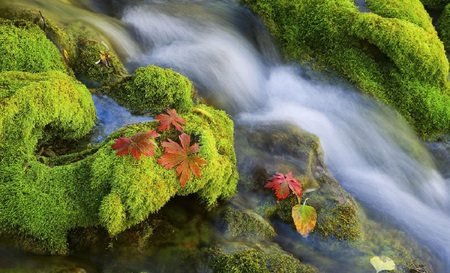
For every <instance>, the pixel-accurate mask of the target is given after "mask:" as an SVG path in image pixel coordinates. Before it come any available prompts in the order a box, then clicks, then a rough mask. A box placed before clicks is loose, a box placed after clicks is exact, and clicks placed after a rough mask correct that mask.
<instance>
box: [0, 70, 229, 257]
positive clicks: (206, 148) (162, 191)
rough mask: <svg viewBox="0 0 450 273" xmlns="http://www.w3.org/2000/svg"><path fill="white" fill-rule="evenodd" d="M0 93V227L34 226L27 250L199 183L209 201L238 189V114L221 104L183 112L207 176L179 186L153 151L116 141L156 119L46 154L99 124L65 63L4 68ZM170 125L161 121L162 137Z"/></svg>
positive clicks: (51, 247) (137, 212) (131, 213)
mask: <svg viewBox="0 0 450 273" xmlns="http://www.w3.org/2000/svg"><path fill="white" fill-rule="evenodd" d="M0 94H1V100H0V107H1V110H2V113H4V114H3V115H2V116H1V117H0V136H1V138H2V140H3V141H2V143H1V149H0V153H1V154H0V157H1V164H0V196H1V197H0V199H1V200H0V203H1V204H2V205H1V206H0V226H1V229H0V234H3V235H4V234H8V233H10V232H11V230H18V232H19V234H25V235H30V236H31V237H32V238H34V239H35V240H34V241H33V242H34V243H35V244H36V246H35V247H30V249H31V250H33V249H39V248H40V249H41V250H42V251H44V252H51V253H66V252H67V242H66V233H67V232H68V231H69V230H71V229H74V228H79V227H92V226H103V227H105V228H106V230H107V231H108V232H109V233H110V234H111V235H116V234H118V233H119V232H122V231H124V230H126V229H127V228H130V227H132V226H133V225H136V224H139V223H140V222H142V221H143V220H145V219H147V218H148V217H149V215H150V214H151V213H155V212H157V211H158V210H159V209H160V208H161V207H163V206H164V205H165V204H166V202H167V201H168V200H169V199H171V198H172V197H173V196H175V195H188V194H192V193H197V194H198V196H199V197H200V198H201V200H202V202H203V203H204V204H206V205H207V206H212V205H214V204H215V202H216V201H217V199H219V198H229V197H231V196H232V195H233V194H234V192H235V190H236V184H237V180H238V174H237V171H236V165H235V164H236V158H235V155H234V147H233V122H232V121H231V119H230V118H229V117H228V115H227V114H226V113H225V112H223V111H220V110H215V109H213V108H211V107H208V106H205V105H197V106H196V107H195V108H193V109H192V110H191V111H189V112H187V113H186V114H185V115H184V116H183V117H184V119H185V120H186V126H185V128H184V132H185V133H187V134H189V135H190V136H191V137H195V138H196V139H198V142H199V143H200V152H199V156H200V157H202V158H204V159H205V160H206V162H207V164H206V165H204V166H203V167H202V175H201V178H199V179H198V178H194V179H193V180H192V181H190V182H189V183H187V184H186V186H185V187H183V188H181V186H180V182H179V181H178V179H177V175H176V172H175V170H172V169H171V170H166V169H164V168H163V167H162V166H161V165H160V164H158V163H157V157H142V158H141V159H140V160H139V161H137V160H136V159H135V158H134V157H120V156H118V155H117V153H116V151H115V150H114V149H112V147H111V146H112V144H113V143H114V142H115V139H117V138H118V137H120V136H124V135H125V136H130V135H134V134H136V133H137V132H139V131H150V130H155V129H156V128H157V126H158V125H159V124H158V122H157V121H153V122H149V123H145V124H134V125H129V126H127V127H125V128H123V129H121V130H119V131H117V132H115V133H113V134H112V135H111V136H110V137H109V138H108V139H107V140H106V141H105V142H104V143H102V144H100V145H99V146H98V147H92V148H88V149H86V150H85V151H82V152H78V153H76V154H74V155H62V156H56V157H50V158H48V157H44V156H42V155H41V154H40V153H39V150H40V149H39V147H40V146H42V147H44V146H46V145H51V143H52V141H54V140H55V139H63V140H79V139H80V138H82V137H84V136H85V135H86V134H87V133H88V132H89V131H90V129H91V128H92V126H93V125H94V120H95V109H94V106H93V103H92V99H91V95H90V93H89V91H88V90H87V89H86V87H85V86H84V85H82V84H81V83H79V82H77V81H76V80H74V79H73V78H71V77H70V76H67V75H66V74H64V73H62V72H57V71H51V72H47V73H41V74H32V73H23V72H3V73H1V74H0ZM173 133H174V132H173V131H170V130H169V131H165V132H164V133H162V134H163V137H162V138H161V139H165V138H166V137H172V134H173ZM156 153H157V156H160V155H161V153H162V151H161V150H159V151H156ZM74 158H75V160H74ZM64 159H65V160H64ZM72 161H75V162H72Z"/></svg>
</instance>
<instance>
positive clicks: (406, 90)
mask: <svg viewBox="0 0 450 273" xmlns="http://www.w3.org/2000/svg"><path fill="white" fill-rule="evenodd" d="M242 2H243V3H244V4H246V5H248V6H249V7H250V8H251V9H252V10H253V11H254V12H255V13H256V14H257V15H258V16H259V17H260V18H261V19H262V20H263V21H264V22H265V24H266V25H267V27H268V28H269V30H270V31H271V33H272V35H273V36H274V38H275V39H276V41H277V43H278V45H279V46H280V48H281V50H282V53H283V55H284V57H285V59H286V60H288V61H292V60H295V61H299V62H302V63H309V64H312V65H313V66H314V67H316V68H318V69H325V70H326V69H330V70H333V71H336V72H338V73H340V74H341V75H343V76H344V77H346V78H347V79H349V80H350V81H351V82H352V83H354V84H355V85H356V86H357V87H358V88H359V89H360V90H361V91H362V92H364V93H366V94H369V95H371V96H373V97H374V98H376V99H377V100H380V101H382V102H384V103H386V104H388V105H390V106H391V107H393V108H395V109H396V110H397V111H398V112H399V113H400V114H401V115H402V116H403V117H405V118H406V119H407V120H408V122H409V123H410V124H411V125H412V126H413V127H414V129H415V130H416V132H417V133H418V134H419V135H420V136H421V137H423V138H432V137H433V136H436V135H439V134H442V133H446V132H448V130H449V126H450V99H449V84H448V80H447V75H448V72H449V71H448V70H449V65H448V61H447V58H446V55H445V50H444V46H443V43H442V41H441V40H440V39H439V37H438V34H437V32H436V30H435V29H434V27H433V25H432V20H431V17H430V16H429V15H428V13H427V11H426V10H425V8H424V6H423V4H422V3H421V2H420V1H419V0H409V1H407V2H408V3H407V4H406V3H403V2H402V4H401V5H399V3H400V1H365V5H364V6H363V7H362V6H357V5H356V3H355V1H350V0H333V1H318V0H305V1H300V2H299V1H296V2H292V1H283V0H277V1H254V0H243V1H242Z"/></svg>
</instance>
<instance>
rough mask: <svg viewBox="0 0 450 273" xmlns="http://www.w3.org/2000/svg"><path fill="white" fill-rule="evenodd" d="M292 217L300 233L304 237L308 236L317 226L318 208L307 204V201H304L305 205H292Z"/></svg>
mask: <svg viewBox="0 0 450 273" xmlns="http://www.w3.org/2000/svg"><path fill="white" fill-rule="evenodd" d="M305 202H306V200H305ZM292 219H294V224H295V227H296V229H297V231H298V233H300V235H302V236H303V237H308V234H309V233H310V232H311V231H312V230H313V229H314V227H315V226H316V221H317V213H316V209H315V208H314V207H311V206H307V205H305V203H303V205H301V204H297V205H295V206H293V207H292Z"/></svg>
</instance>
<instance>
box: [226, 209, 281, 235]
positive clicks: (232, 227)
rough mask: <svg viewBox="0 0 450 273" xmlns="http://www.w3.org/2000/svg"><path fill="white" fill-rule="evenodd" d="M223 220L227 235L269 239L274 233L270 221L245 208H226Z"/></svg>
mask: <svg viewBox="0 0 450 273" xmlns="http://www.w3.org/2000/svg"><path fill="white" fill-rule="evenodd" d="M224 221H225V222H226V223H227V225H228V227H227V230H226V234H227V236H229V237H231V238H233V237H244V238H248V239H252V240H254V239H258V238H259V239H270V238H272V237H274V236H275V235H276V233H275V230H274V229H273V227H272V226H271V225H270V223H269V222H268V221H267V220H265V219H264V218H262V217H261V216H260V215H258V214H257V213H255V212H253V211H250V210H246V211H242V210H238V209H234V208H227V209H226V210H225V214H224Z"/></svg>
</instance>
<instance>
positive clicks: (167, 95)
mask: <svg viewBox="0 0 450 273" xmlns="http://www.w3.org/2000/svg"><path fill="white" fill-rule="evenodd" d="M104 91H106V93H107V94H108V95H109V96H111V97H113V98H114V99H115V100H116V101H117V102H118V103H119V104H121V105H122V106H124V107H126V108H128V109H129V110H130V111H131V112H133V113H136V114H143V113H150V114H158V113H161V112H163V110H165V109H167V108H176V109H177V111H178V112H180V113H183V112H187V111H189V110H190V109H191V108H192V107H193V105H194V103H193V101H192V98H193V96H194V86H193V85H192V83H191V82H190V81H189V79H187V78H186V77H184V76H182V75H181V74H179V73H177V72H174V71H172V69H163V68H161V67H157V66H148V67H145V68H144V67H140V68H138V69H136V71H135V72H134V74H133V75H132V76H131V77H127V78H125V79H124V80H122V81H121V82H119V83H118V84H116V85H114V86H111V87H107V88H105V89H104Z"/></svg>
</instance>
